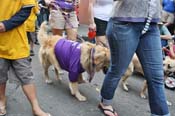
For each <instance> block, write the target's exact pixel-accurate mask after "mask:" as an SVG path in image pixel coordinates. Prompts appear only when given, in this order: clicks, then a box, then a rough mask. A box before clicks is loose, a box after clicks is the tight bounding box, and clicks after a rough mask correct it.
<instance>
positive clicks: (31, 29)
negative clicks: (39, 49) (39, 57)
mask: <svg viewBox="0 0 175 116" xmlns="http://www.w3.org/2000/svg"><path fill="white" fill-rule="evenodd" d="M39 12H40V11H39V6H38V2H37V1H36V0H35V6H34V7H33V8H32V11H31V13H30V16H29V17H28V19H27V20H26V21H25V25H26V31H27V37H28V41H29V44H30V56H34V55H35V54H34V50H33V48H34V42H35V40H36V39H37V38H36V36H35V26H36V25H35V24H36V20H37V15H38V14H39Z"/></svg>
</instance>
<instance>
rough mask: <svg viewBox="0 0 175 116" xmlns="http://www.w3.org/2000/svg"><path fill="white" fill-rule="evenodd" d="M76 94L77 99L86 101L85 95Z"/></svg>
mask: <svg viewBox="0 0 175 116" xmlns="http://www.w3.org/2000/svg"><path fill="white" fill-rule="evenodd" d="M75 96H76V98H77V99H78V100H79V101H81V102H82V101H86V100H87V98H86V97H85V96H82V95H81V94H79V95H75Z"/></svg>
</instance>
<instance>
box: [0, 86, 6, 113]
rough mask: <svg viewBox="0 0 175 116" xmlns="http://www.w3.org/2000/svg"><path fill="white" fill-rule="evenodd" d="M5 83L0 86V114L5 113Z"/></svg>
mask: <svg viewBox="0 0 175 116" xmlns="http://www.w3.org/2000/svg"><path fill="white" fill-rule="evenodd" d="M5 89H6V83H5V84H0V108H1V110H0V114H5V113H6V109H5V108H6V96H5Z"/></svg>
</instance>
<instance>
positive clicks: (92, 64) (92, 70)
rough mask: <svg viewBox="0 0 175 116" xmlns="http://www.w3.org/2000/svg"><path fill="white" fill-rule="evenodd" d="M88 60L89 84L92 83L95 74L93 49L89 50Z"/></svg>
mask: <svg viewBox="0 0 175 116" xmlns="http://www.w3.org/2000/svg"><path fill="white" fill-rule="evenodd" d="M90 52H91V53H90V60H89V72H88V73H89V82H91V81H92V79H93V77H94V74H95V63H94V53H95V49H94V48H91V50H90Z"/></svg>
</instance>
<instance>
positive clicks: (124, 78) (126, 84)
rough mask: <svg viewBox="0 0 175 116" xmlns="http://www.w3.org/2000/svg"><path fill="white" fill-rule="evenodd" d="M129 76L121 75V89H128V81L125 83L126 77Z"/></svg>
mask: <svg viewBox="0 0 175 116" xmlns="http://www.w3.org/2000/svg"><path fill="white" fill-rule="evenodd" d="M129 76H130V75H124V76H123V77H122V86H123V89H124V90H125V91H128V90H129V89H128V83H127V79H128V78H129Z"/></svg>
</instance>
